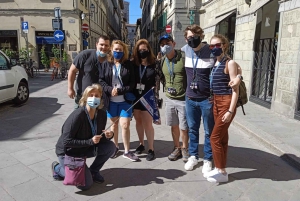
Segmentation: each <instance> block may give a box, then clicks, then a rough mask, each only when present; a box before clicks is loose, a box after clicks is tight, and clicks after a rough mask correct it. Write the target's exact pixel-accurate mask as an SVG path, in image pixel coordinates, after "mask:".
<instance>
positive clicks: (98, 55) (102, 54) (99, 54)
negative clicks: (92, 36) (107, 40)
mask: <svg viewBox="0 0 300 201" xmlns="http://www.w3.org/2000/svg"><path fill="white" fill-rule="evenodd" d="M96 55H97V57H106V55H107V54H106V53H104V52H101V51H100V50H97V52H96Z"/></svg>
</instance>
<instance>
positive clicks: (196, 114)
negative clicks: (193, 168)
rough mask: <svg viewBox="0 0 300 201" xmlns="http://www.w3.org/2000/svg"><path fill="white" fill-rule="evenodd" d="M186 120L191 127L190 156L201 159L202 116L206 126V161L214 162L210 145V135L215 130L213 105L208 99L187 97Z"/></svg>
mask: <svg viewBox="0 0 300 201" xmlns="http://www.w3.org/2000/svg"><path fill="white" fill-rule="evenodd" d="M185 101H186V120H187V124H188V127H189V137H190V143H189V153H190V156H195V157H196V158H197V159H198V158H199V151H198V145H199V129H200V123H201V116H202V118H203V125H204V133H205V136H204V158H203V159H204V160H208V161H212V149H211V144H210V135H211V133H212V130H213V128H214V124H215V122H214V115H213V107H212V104H211V103H210V102H209V101H208V99H207V98H205V99H200V98H198V99H197V98H193V100H192V99H190V98H188V97H186V99H185Z"/></svg>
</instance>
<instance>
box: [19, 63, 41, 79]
mask: <svg viewBox="0 0 300 201" xmlns="http://www.w3.org/2000/svg"><path fill="white" fill-rule="evenodd" d="M33 63H34V61H32V59H30V60H29V61H20V65H21V66H22V67H23V68H24V69H25V71H26V73H27V75H28V76H29V77H31V78H34V77H35V76H37V74H38V69H37V67H36V66H33Z"/></svg>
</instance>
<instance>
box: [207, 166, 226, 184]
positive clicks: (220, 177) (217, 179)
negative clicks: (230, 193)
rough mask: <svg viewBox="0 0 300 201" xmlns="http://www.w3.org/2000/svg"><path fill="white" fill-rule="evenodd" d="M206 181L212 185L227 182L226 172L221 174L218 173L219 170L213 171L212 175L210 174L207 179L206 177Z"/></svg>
mask: <svg viewBox="0 0 300 201" xmlns="http://www.w3.org/2000/svg"><path fill="white" fill-rule="evenodd" d="M216 170H217V169H216ZM207 181H209V182H213V183H223V182H228V173H227V172H226V173H224V174H223V173H221V172H219V170H217V171H214V174H210V175H209V177H207Z"/></svg>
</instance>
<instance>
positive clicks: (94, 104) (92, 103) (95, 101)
mask: <svg viewBox="0 0 300 201" xmlns="http://www.w3.org/2000/svg"><path fill="white" fill-rule="evenodd" d="M86 102H87V104H88V105H89V106H90V107H91V108H97V107H98V106H99V105H100V102H101V98H97V97H88V98H87V101H86Z"/></svg>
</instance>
